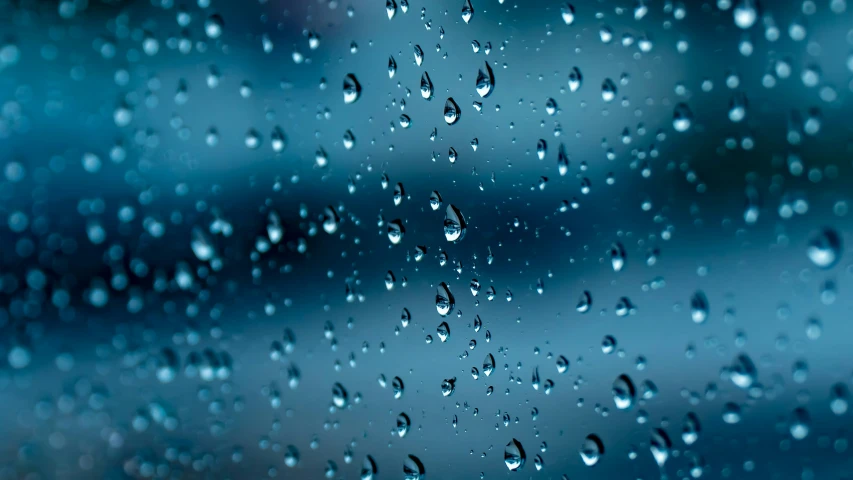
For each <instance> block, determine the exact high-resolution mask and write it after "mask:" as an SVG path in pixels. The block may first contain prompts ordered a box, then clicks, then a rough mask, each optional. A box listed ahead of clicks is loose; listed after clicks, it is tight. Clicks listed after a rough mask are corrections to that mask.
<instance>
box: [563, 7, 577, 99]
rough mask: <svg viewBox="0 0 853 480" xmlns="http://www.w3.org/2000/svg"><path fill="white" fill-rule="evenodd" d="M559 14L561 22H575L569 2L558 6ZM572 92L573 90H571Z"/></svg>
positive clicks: (573, 8)
mask: <svg viewBox="0 0 853 480" xmlns="http://www.w3.org/2000/svg"><path fill="white" fill-rule="evenodd" d="M560 15H561V16H562V17H563V23H565V24H566V25H571V24H573V23H575V7H573V6H572V4H570V3H564V4H563V6H562V7H560ZM572 91H573V92H574V90H572Z"/></svg>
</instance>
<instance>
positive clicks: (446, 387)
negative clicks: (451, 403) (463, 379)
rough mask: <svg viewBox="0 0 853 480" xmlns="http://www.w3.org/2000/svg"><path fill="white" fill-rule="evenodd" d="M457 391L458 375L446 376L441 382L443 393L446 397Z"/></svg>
mask: <svg viewBox="0 0 853 480" xmlns="http://www.w3.org/2000/svg"><path fill="white" fill-rule="evenodd" d="M455 391H456V377H453V378H445V379H444V380H442V382H441V394H442V395H443V396H445V397H449V396H451V395H453V392H455Z"/></svg>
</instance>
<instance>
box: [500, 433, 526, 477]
mask: <svg viewBox="0 0 853 480" xmlns="http://www.w3.org/2000/svg"><path fill="white" fill-rule="evenodd" d="M526 459H527V456H526V455H525V454H524V447H522V446H521V442H519V441H518V440H516V439H514V438H513V439H512V440H510V441H509V443H507V444H506V448H504V463H505V464H506V468H508V469H509V470H510V471H515V470H518V469H520V468H522V467H523V466H524V462H525V460H526Z"/></svg>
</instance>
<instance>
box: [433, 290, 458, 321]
mask: <svg viewBox="0 0 853 480" xmlns="http://www.w3.org/2000/svg"><path fill="white" fill-rule="evenodd" d="M455 306H456V302H455V300H454V298H453V294H452V293H450V287H448V286H447V284H446V283H444V282H441V283H440V284H438V287H436V290H435V309H436V310H437V311H438V314H439V315H441V316H442V317H446V316H447V314H448V313H450V312H451V311H452V310H453V308H454V307H455Z"/></svg>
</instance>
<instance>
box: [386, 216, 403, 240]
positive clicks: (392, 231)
mask: <svg viewBox="0 0 853 480" xmlns="http://www.w3.org/2000/svg"><path fill="white" fill-rule="evenodd" d="M405 234H406V229H405V228H404V227H403V221H402V220H400V219H397V220H391V221H390V222H388V240H390V241H391V244H392V245H397V244H399V243H400V242H402V241H403V235H405Z"/></svg>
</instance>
